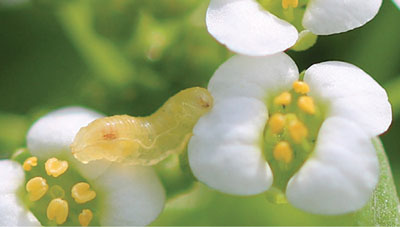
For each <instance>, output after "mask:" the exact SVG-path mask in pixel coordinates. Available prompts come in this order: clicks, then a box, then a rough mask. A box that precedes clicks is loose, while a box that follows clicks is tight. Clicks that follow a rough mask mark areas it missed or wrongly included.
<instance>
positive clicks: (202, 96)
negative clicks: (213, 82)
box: [177, 87, 213, 116]
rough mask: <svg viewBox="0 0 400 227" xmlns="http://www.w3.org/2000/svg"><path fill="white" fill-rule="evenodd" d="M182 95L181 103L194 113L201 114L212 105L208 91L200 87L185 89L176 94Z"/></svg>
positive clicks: (211, 98)
mask: <svg viewBox="0 0 400 227" xmlns="http://www.w3.org/2000/svg"><path fill="white" fill-rule="evenodd" d="M177 96H180V97H182V99H183V100H182V101H183V102H182V103H183V104H184V107H185V108H187V109H191V110H192V111H193V113H195V115H199V116H202V115H204V114H205V113H207V112H208V111H210V109H211V108H212V106H213V97H212V96H211V94H210V92H209V91H208V90H207V89H205V88H201V87H193V88H188V89H185V90H183V91H181V92H179V93H178V94H177Z"/></svg>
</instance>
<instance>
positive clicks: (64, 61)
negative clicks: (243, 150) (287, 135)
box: [0, 0, 400, 225]
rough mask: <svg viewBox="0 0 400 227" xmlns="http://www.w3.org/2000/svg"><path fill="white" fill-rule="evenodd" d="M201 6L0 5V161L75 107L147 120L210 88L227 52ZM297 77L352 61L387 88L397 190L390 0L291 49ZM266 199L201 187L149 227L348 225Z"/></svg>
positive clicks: (398, 42)
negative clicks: (362, 22)
mask: <svg viewBox="0 0 400 227" xmlns="http://www.w3.org/2000/svg"><path fill="white" fill-rule="evenodd" d="M207 6H208V1H206V0H131V1H129V0H82V1H78V0H57V1H54V0H34V1H33V0H32V1H28V0H0V158H7V157H9V156H10V154H11V153H12V152H13V151H14V150H16V149H17V148H19V147H23V146H25V134H26V132H27V130H28V128H29V126H30V125H31V124H32V123H33V121H34V120H36V119H37V118H38V117H39V116H42V115H43V114H45V113H47V112H48V111H51V110H53V109H56V108H59V107H64V106H70V105H81V106H85V107H89V108H92V109H95V110H98V111H100V112H103V113H105V114H106V115H114V114H130V115H135V116H138V115H148V114H150V113H152V112H154V111H155V110H156V109H157V108H158V107H159V106H160V105H161V104H162V103H163V102H164V101H166V100H167V99H168V98H169V97H170V96H172V95H173V94H175V93H176V92H178V91H180V90H182V89H184V88H188V87H192V86H203V87H205V86H206V85H207V81H208V80H209V78H210V77H211V76H212V74H213V72H214V71H215V70H216V68H217V67H218V66H219V65H220V64H221V63H222V62H224V61H225V60H226V59H227V58H228V57H229V56H231V55H232V53H229V52H228V51H227V50H226V48H224V47H223V46H221V45H219V44H218V43H217V42H216V41H215V40H214V39H213V38H212V37H211V36H210V35H209V34H208V33H207V31H206V27H205V23H204V18H205V11H206V9H207ZM288 54H289V55H290V56H292V57H293V59H294V60H295V61H296V63H297V64H298V67H299V69H300V70H304V69H306V68H308V67H309V66H310V65H312V64H314V63H317V62H321V61H326V60H342V61H347V62H350V63H353V64H355V65H357V66H358V67H360V68H362V69H363V70H365V71H366V72H368V73H369V74H370V75H372V76H373V77H374V78H375V79H376V80H377V81H378V82H379V83H380V84H381V85H382V86H384V87H385V88H386V89H388V92H389V96H390V99H391V102H392V103H393V109H394V120H393V124H392V127H391V128H390V130H389V131H388V132H387V133H385V134H384V135H383V136H382V140H383V143H384V145H385V148H386V151H387V154H388V156H389V158H390V162H391V164H392V170H393V173H394V178H395V182H396V185H397V186H400V178H399V177H400V153H399V152H398V150H399V145H400V142H399V136H400V121H399V116H400V10H399V9H397V8H396V7H395V6H394V4H392V2H391V1H390V0H384V3H383V6H382V8H381V10H380V12H379V14H378V15H377V16H376V18H375V19H374V20H372V21H371V22H369V23H368V24H367V25H366V26H363V27H362V28H359V29H356V30H354V31H351V32H347V33H344V34H338V35H332V36H323V37H319V40H318V42H317V44H316V45H315V46H314V47H312V48H311V49H310V50H308V51H306V52H293V51H289V52H288ZM350 219H351V215H346V216H340V217H339V218H338V217H323V216H316V215H310V214H306V213H304V212H301V211H299V210H297V209H295V208H293V207H291V206H290V205H281V206H278V205H274V204H270V203H268V202H267V201H266V200H265V199H264V198H263V195H259V196H253V197H234V196H229V195H223V194H220V193H217V192H215V191H212V190H211V189H207V188H206V187H204V186H202V185H198V186H197V188H196V189H195V190H194V191H193V192H192V193H190V194H189V195H184V196H181V197H179V198H176V199H174V200H173V201H171V202H169V203H168V204H167V209H166V210H165V211H164V213H163V214H162V215H161V216H160V217H159V218H158V219H157V220H156V221H155V222H154V223H153V224H154V225H295V224H297V225H348V224H351V222H350Z"/></svg>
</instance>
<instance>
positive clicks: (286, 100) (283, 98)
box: [274, 91, 292, 106]
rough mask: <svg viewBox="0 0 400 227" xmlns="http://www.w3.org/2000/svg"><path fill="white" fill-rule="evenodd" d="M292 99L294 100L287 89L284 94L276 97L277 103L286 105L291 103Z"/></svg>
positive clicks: (275, 101)
mask: <svg viewBox="0 0 400 227" xmlns="http://www.w3.org/2000/svg"><path fill="white" fill-rule="evenodd" d="M291 101H292V95H291V94H290V93H289V92H287V91H285V92H283V93H282V94H280V95H279V96H277V97H275V99H274V103H275V105H284V106H286V105H289V104H290V102H291Z"/></svg>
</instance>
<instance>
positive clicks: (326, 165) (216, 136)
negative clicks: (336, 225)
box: [188, 53, 392, 214]
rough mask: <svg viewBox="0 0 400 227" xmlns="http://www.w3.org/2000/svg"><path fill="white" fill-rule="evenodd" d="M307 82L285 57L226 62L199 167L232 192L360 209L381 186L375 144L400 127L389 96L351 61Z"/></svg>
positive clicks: (199, 128)
mask: <svg viewBox="0 0 400 227" xmlns="http://www.w3.org/2000/svg"><path fill="white" fill-rule="evenodd" d="M298 80H299V72H298V69H297V66H296V65H295V63H294V62H293V61H292V59H290V57H288V56H287V55H286V54H284V53H279V54H276V55H271V56H266V57H247V56H240V55H239V56H234V57H232V58H231V59H229V60H228V61H227V62H225V63H224V64H223V65H221V66H220V67H219V69H218V70H217V71H216V72H215V74H214V75H213V77H212V78H211V80H210V83H209V86H208V89H209V90H210V92H211V94H212V96H213V97H214V107H213V108H212V110H211V111H210V112H209V113H208V114H206V115H205V116H203V117H202V118H201V119H200V120H199V121H198V123H197V125H196V126H195V128H194V131H193V134H194V135H193V137H192V138H191V140H190V143H189V148H188V155H189V163H190V166H191V169H192V171H193V173H194V175H195V176H196V177H197V178H198V180H199V181H201V182H203V183H205V184H207V185H208V186H210V187H212V188H215V189H217V190H219V191H222V192H225V193H229V194H236V195H253V194H258V193H261V192H264V191H266V190H268V189H271V188H274V189H279V190H281V191H282V192H283V193H286V197H287V199H288V200H289V202H290V203H292V204H293V205H294V206H296V207H298V208H301V209H303V210H306V211H309V212H312V213H320V214H340V213H346V212H350V211H354V210H356V209H359V208H361V207H362V206H363V205H364V204H365V203H366V202H367V200H368V199H369V197H370V195H371V193H372V191H373V189H374V187H375V185H376V183H377V181H378V175H379V174H378V161H377V157H376V154H375V149H374V147H373V144H372V141H371V138H372V137H374V136H377V135H379V134H381V133H383V132H384V131H386V130H387V128H388V127H389V125H390V123H391V119H392V115H391V106H390V103H389V102H388V97H387V94H386V92H385V90H384V89H383V88H382V87H381V86H379V84H378V83H376V82H375V81H374V80H373V79H372V78H371V77H370V76H369V75H368V74H366V73H365V72H364V71H362V70H361V69H359V68H357V67H356V66H354V65H351V64H348V63H343V62H336V61H331V62H324V63H319V64H315V65H313V66H311V67H310V68H309V69H308V70H306V71H305V74H304V82H299V81H298ZM292 87H293V89H292ZM304 97H305V98H304ZM273 191H276V190H273Z"/></svg>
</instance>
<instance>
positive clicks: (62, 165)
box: [45, 158, 68, 177]
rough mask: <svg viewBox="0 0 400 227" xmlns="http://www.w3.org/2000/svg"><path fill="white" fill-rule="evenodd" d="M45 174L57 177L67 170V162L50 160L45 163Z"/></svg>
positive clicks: (55, 159)
mask: <svg viewBox="0 0 400 227" xmlns="http://www.w3.org/2000/svg"><path fill="white" fill-rule="evenodd" d="M45 169H46V173H47V175H49V176H53V177H58V176H60V175H61V174H63V173H65V171H67V169H68V162H67V161H60V160H58V159H57V158H50V159H49V160H47V161H46V163H45Z"/></svg>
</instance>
